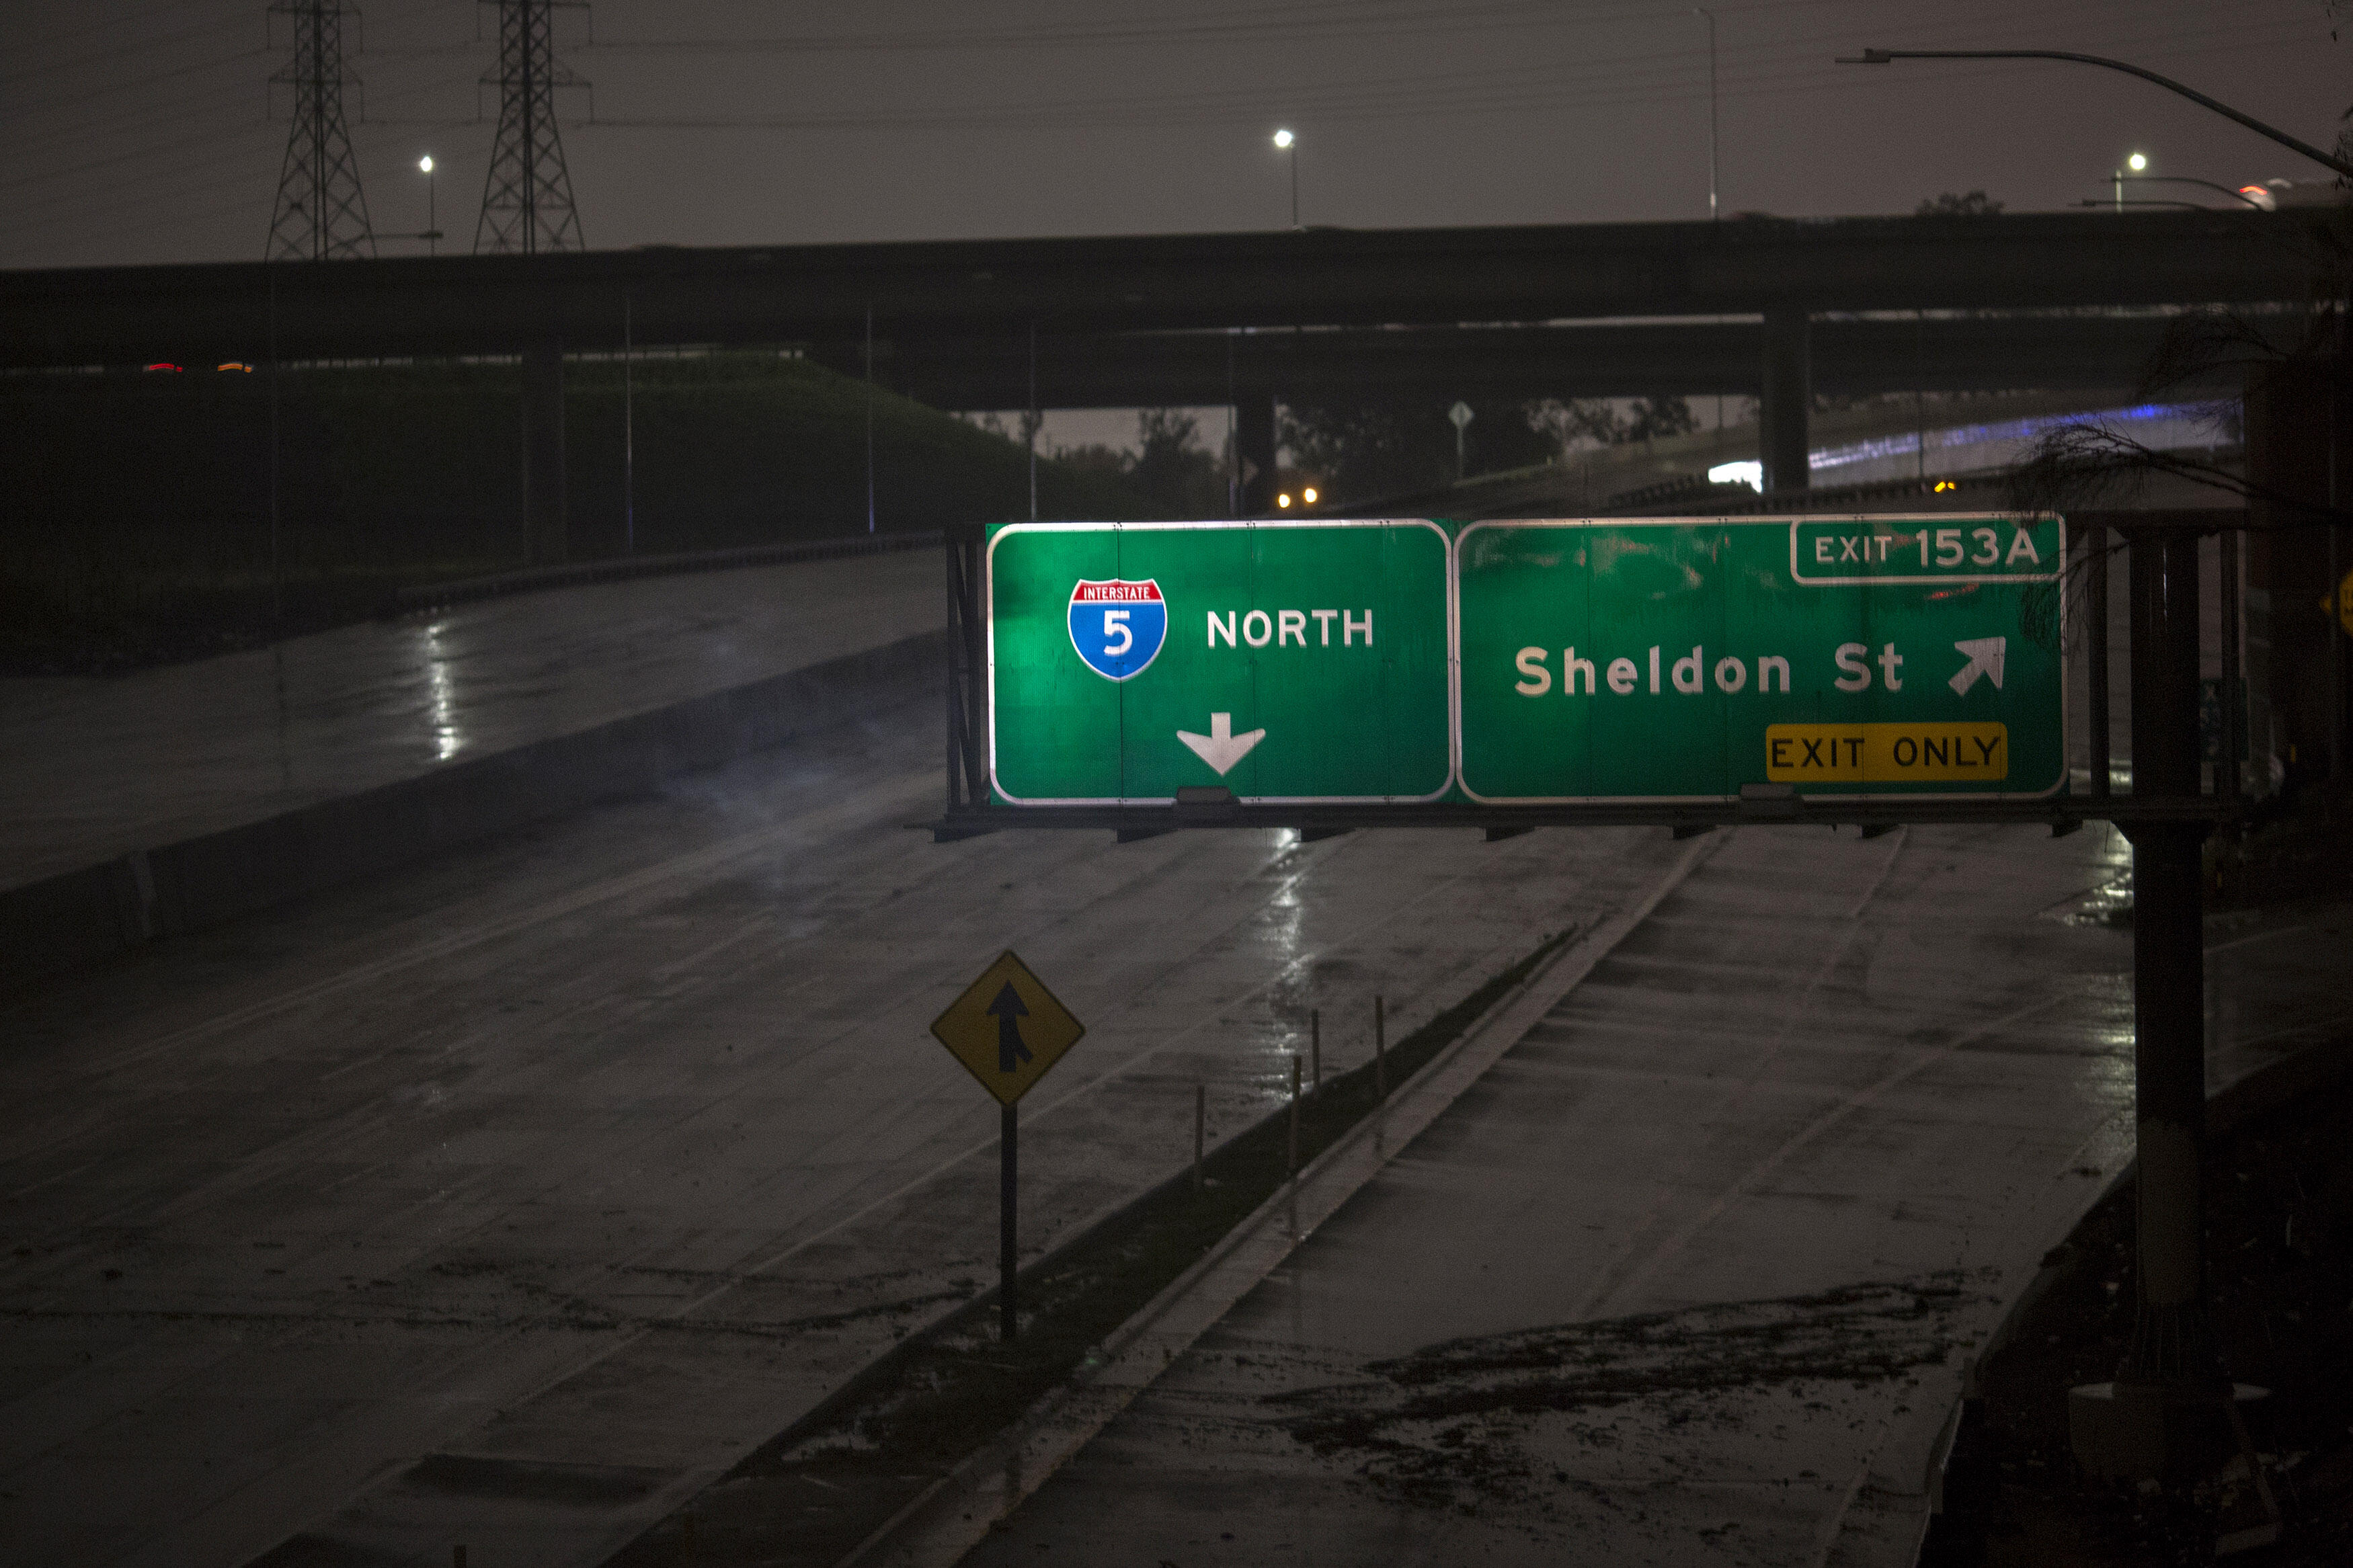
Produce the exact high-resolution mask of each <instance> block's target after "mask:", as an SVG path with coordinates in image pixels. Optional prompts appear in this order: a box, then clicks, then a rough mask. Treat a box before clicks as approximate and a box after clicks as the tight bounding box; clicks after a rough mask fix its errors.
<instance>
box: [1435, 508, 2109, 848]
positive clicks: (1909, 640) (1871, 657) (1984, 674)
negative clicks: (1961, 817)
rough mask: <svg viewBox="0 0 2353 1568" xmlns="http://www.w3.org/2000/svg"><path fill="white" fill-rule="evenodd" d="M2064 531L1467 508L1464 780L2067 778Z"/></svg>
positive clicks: (1915, 521) (1703, 784)
mask: <svg viewBox="0 0 2353 1568" xmlns="http://www.w3.org/2000/svg"><path fill="white" fill-rule="evenodd" d="M2062 550H2063V542H2062V529H2061V525H2060V524H2059V522H2058V521H2056V520H2055V519H2042V520H2037V521H2027V520H2024V519H2012V518H2007V517H1967V516H1954V515H1951V514H1947V515H1943V516H1928V517H1916V518H1904V517H1845V518H1827V517H1810V518H1804V519H1798V520H1791V519H1788V518H1781V519H1756V520H1749V519H1745V518H1744V519H1715V518H1710V519H1697V520H1695V519H1689V518H1681V519H1658V520H1651V519H1641V520H1630V521H1599V522H1562V521H1529V522H1473V523H1468V524H1465V525H1464V526H1463V527H1462V529H1461V531H1460V532H1459V533H1458V534H1457V536H1456V540H1455V560H1456V565H1455V570H1456V581H1457V590H1456V591H1457V594H1458V596H1459V597H1458V602H1459V605H1460V608H1459V612H1458V613H1459V616H1460V618H1461V627H1462V633H1461V697H1460V708H1459V713H1460V718H1459V725H1460V728H1459V736H1460V741H1459V763H1458V765H1459V768H1460V785H1461V794H1462V795H1463V797H1464V798H1466V799H1469V800H1472V801H1478V802H1482V803H1492V804H1535V803H1540V802H1541V803H1547V804H1549V803H1556V802H1569V801H1596V802H1599V801H1627V800H1667V801H1678V800H1680V801H1692V800H1711V799H1714V800H1720V799H1724V798H1725V797H1728V796H1736V795H1739V794H1740V792H1741V789H1742V786H1744V785H1746V784H1788V785H1790V786H1792V788H1793V789H1794V790H1795V792H1796V793H1798V794H1799V795H1808V796H1811V797H1816V798H1820V797H1830V798H1841V797H1862V796H1897V797H1903V796H1933V795H1970V796H1976V797H1979V798H1986V797H1992V798H2002V799H2016V798H2021V797H2024V798H2032V797H2037V796H2042V795H2051V794H2053V793H2055V792H2056V791H2057V790H2059V789H2060V787H2061V786H2062V785H2063V784H2064V783H2065V782H2066V777H2067V751H2066V726H2065V715H2064V702H2063V694H2064V691H2065V680H2064V676H2063V658H2062V647H2063V644H2062V639H2061V637H2060V607H2061V597H2062V596H2061V594H2060V591H2059V589H2060V578H2061V573H2062V572H2063V569H2064V564H2065V563H2064V561H2063V557H2062Z"/></svg>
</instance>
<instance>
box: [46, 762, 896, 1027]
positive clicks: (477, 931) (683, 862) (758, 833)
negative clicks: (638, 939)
mask: <svg viewBox="0 0 2353 1568" xmlns="http://www.w3.org/2000/svg"><path fill="white" fill-rule="evenodd" d="M931 788H932V785H931V784H930V783H929V781H923V783H922V784H913V783H911V784H909V785H908V786H907V787H905V788H902V789H901V790H898V791H896V792H894V793H892V794H891V795H886V796H872V795H860V796H859V797H858V798H857V799H856V800H854V801H853V802H850V803H848V804H845V805H839V806H837V807H835V808H834V809H832V810H830V811H819V812H818V813H817V814H816V815H814V816H797V817H796V818H795V819H794V820H793V821H792V822H791V823H788V824H784V825H776V826H766V827H761V828H757V829H754V830H753V831H752V832H749V833H739V834H735V835H733V836H731V837H726V838H723V839H721V840H720V841H719V842H717V843H716V844H711V845H706V846H705V847H702V848H701V849H697V850H692V851H690V852H689V853H687V854H684V855H681V856H677V857H675V858H670V859H667V860H663V861H659V862H658V863H657V864H654V865H651V866H646V867H641V868H638V869H637V870H635V871H627V872H623V873H621V874H620V875H618V876H615V877H607V878H605V879H601V880H599V881H596V882H591V883H590V884H588V885H587V886H586V887H585V888H579V889H575V890H573V891H572V892H570V893H566V894H563V895H560V896H558V897H556V898H553V899H548V900H543V901H541V902H538V903H535V904H533V905H532V906H531V907H530V908H529V909H525V910H517V911H516V912H514V913H513V914H511V915H504V916H501V917H500V918H498V919H495V920H489V921H481V922H480V924H477V925H472V926H468V927H466V928H464V929H463V930H460V931H452V932H450V933H449V934H448V935H447V936H442V937H436V938H433V939H431V940H430V941H427V942H417V943H416V944H414V945H412V946H409V947H406V948H403V949H402V950H401V951H400V952H395V953H388V954H386V955H385V956H384V957H383V958H379V959H374V960H371V961H369V962H367V963H358V964H353V966H352V967H350V968H348V969H343V970H339V971H337V972H336V973H333V974H330V975H326V976H324V977H322V978H321V979H318V980H314V981H312V982H311V983H310V984H307V985H298V986H295V987H294V988H293V989H291V990H288V991H281V992H280V993H278V994H276V995H273V996H268V997H264V998H263V999H262V1000H260V1001H259V1002H253V1003H248V1004H247V1005H245V1006H242V1007H237V1008H232V1009H231V1010H229V1011H228V1012H226V1013H221V1014H216V1015H215V1016H212V1017H210V1018H206V1019H205V1020H203V1021H202V1022H199V1023H195V1024H190V1025H187V1026H185V1027H182V1028H178V1029H174V1030H173V1031H172V1032H171V1033H169V1034H166V1035H162V1036H158V1037H156V1038H154V1039H152V1040H149V1041H148V1042H147V1043H145V1044H144V1045H140V1046H133V1047H130V1048H129V1049H127V1050H124V1051H121V1052H118V1053H117V1054H115V1055H114V1056H111V1057H109V1058H104V1059H102V1060H100V1061H99V1062H97V1063H94V1064H92V1066H91V1068H90V1069H89V1070H90V1072H91V1073H93V1074H97V1073H109V1072H119V1071H121V1069H122V1068H126V1067H132V1066H135V1065H136V1064H138V1063H140V1062H142V1061H145V1060H147V1059H148V1058H151V1057H153V1056H156V1055H158V1054H160V1053H162V1052H164V1051H168V1050H170V1049H172V1048H173V1047H175V1046H182V1045H185V1044H187V1043H189V1042H190V1041H192V1040H198V1039H202V1038H205V1037H207V1036H210V1035H216V1034H220V1033H222V1032H223V1031H225V1030H229V1029H235V1028H239V1027H242V1026H246V1025H249V1024H256V1023H259V1022H260V1021H261V1020H262V1019H264V1018H268V1017H270V1016H273V1015H276V1014H280V1013H284V1012H288V1011H290V1010H291V1009H293V1008H296V1007H300V1006H302V1005H305V1004H308V1003H311V1002H317V1001H321V1000H322V999H324V998H326V997H329V996H332V995H335V994H338V993H340V992H344V991H348V990H350V989H352V988H353V986H356V985H364V984H367V983H369V982H370V981H375V980H381V979H383V978H385V976H386V975H390V974H396V973H399V972H400V971H402V970H404V969H413V968H415V967H416V966H417V965H418V964H421V963H432V962H433V961H434V960H436V959H441V958H448V957H449V956H451V955H452V954H454V953H459V952H464V951H466V950H467V949H468V948H472V947H479V946H480V945H482V944H483V943H485V942H495V941H497V940H498V939H499V938H501V937H506V936H512V935H514V934H515V933H517V932H518V931H529V930H530V929H531V928H532V927H533V926H538V925H544V924H546V923H547V922H548V921H556V920H562V919H563V918H565V916H567V915H573V914H577V913H579V912H580V911H581V910H586V909H593V908H595V907H596V905H598V904H604V903H610V902H612V901H614V900H618V899H625V898H628V897H629V896H631V895H633V894H636V893H641V892H643V891H645V890H646V889H649V888H653V887H658V886H659V885H660V884H661V883H663V882H665V881H668V880H670V879H684V878H689V877H692V876H694V875H696V874H698V873H700V872H704V871H710V870H714V869H716V868H719V867H722V866H724V865H726V864H727V863H728V862H730V861H732V860H737V859H743V858H749V857H751V856H754V855H757V854H760V853H762V852H764V851H773V850H776V849H781V848H786V847H790V846H791V845H793V844H795V843H798V842H803V841H806V840H808V839H810V838H812V837H820V835H819V833H818V828H819V827H821V826H824V827H829V826H831V825H833V824H836V823H838V822H839V820H840V819H841V818H843V817H858V816H868V817H887V816H895V815H898V814H899V812H900V809H901V808H900V806H899V805H897V802H898V801H899V800H900V799H901V798H902V796H903V797H905V798H908V799H913V798H915V797H917V796H919V795H924V794H927V793H928V792H929V791H930V789H931ZM878 799H880V800H884V801H887V802H889V803H891V804H890V805H889V806H888V807H887V809H882V810H877V809H875V803H876V801H877V800H878Z"/></svg>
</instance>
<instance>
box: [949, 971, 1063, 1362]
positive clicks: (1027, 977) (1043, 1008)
mask: <svg viewBox="0 0 2353 1568" xmlns="http://www.w3.org/2000/svg"><path fill="white" fill-rule="evenodd" d="M1086 1032H1087V1026H1085V1025H1084V1024H1082V1023H1080V1022H1079V1020H1078V1019H1077V1018H1076V1017H1075V1016H1072V1014H1071V1010H1070V1009H1069V1008H1068V1007H1065V1006H1063V1005H1062V1004H1061V1002H1060V999H1059V998H1057V997H1056V996H1055V994H1053V993H1052V992H1050V991H1049V990H1047V989H1046V983H1045V982H1044V981H1042V980H1039V978H1038V977H1037V976H1036V975H1035V974H1033V973H1030V972H1029V965H1028V964H1026V963H1022V962H1021V960H1020V959H1018V957H1016V956H1014V954H1013V953H1011V952H1004V953H1000V954H999V955H998V956H997V962H996V963H992V964H990V965H989V966H988V967H987V969H984V970H982V971H981V972H980V978H979V979H977V980H976V981H974V982H973V983H972V984H970V985H967V986H966V987H965V990H964V994H962V995H960V996H958V997H957V998H956V999H955V1001H954V1002H952V1003H950V1004H949V1005H948V1009H947V1011H946V1012H944V1013H942V1014H941V1015H940V1016H938V1017H937V1018H934V1019H933V1020H932V1033H933V1035H934V1036H935V1037H937V1038H938V1040H939V1042H940V1044H942V1045H944V1046H945V1047H947V1048H948V1054H949V1055H951V1056H953V1057H955V1059H956V1060H958V1061H959V1062H962V1063H963V1064H964V1066H965V1070H966V1071H967V1072H969V1073H971V1074H972V1076H973V1077H974V1078H975V1079H978V1080H979V1082H980V1086H981V1088H983V1089H987V1090H988V1092H989V1093H990V1094H992V1095H995V1096H996V1097H997V1101H998V1102H999V1104H1000V1105H1001V1106H1002V1107H1003V1110H1002V1111H1001V1112H1000V1114H999V1116H998V1120H997V1205H998V1208H997V1309H998V1315H999V1318H1000V1320H1001V1322H1002V1325H1003V1330H1002V1331H1003V1333H1004V1336H1005V1340H1006V1342H1007V1343H1008V1344H1010V1343H1011V1342H1013V1341H1014V1340H1015V1339H1017V1338H1018V1337H1019V1331H1020V1309H1019V1303H1018V1300H1016V1298H1015V1292H1014V1286H1015V1283H1016V1279H1017V1278H1018V1273H1019V1268H1018V1264H1019V1261H1020V1256H1019V1250H1018V1246H1017V1240H1018V1235H1017V1230H1016V1225H1015V1217H1016V1215H1018V1212H1019V1202H1018V1194H1019V1188H1020V1182H1019V1174H1020V1137H1021V1120H1020V1111H1019V1109H1018V1107H1019V1105H1020V1101H1021V1097H1022V1096H1023V1095H1025V1094H1027V1093H1029V1091H1030V1090H1031V1089H1034V1088H1036V1087H1037V1084H1038V1080H1039V1079H1042V1078H1044V1077H1045V1076H1046V1074H1047V1072H1048V1071H1049V1070H1050V1068H1052V1067H1053V1065H1054V1064H1055V1063H1056V1062H1058V1061H1060V1060H1061V1059H1062V1054H1063V1053H1064V1052H1066V1051H1068V1050H1069V1049H1070V1048H1071V1047H1072V1046H1075V1045H1077V1044H1078V1043H1079V1041H1080V1039H1081V1038H1082V1037H1084V1036H1085V1034H1086Z"/></svg>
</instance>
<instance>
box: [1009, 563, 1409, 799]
mask: <svg viewBox="0 0 2353 1568" xmlns="http://www.w3.org/2000/svg"><path fill="white" fill-rule="evenodd" d="M1451 561H1452V552H1451V540H1450V539H1449V538H1448V536H1447V532H1446V531H1445V530H1444V529H1442V528H1440V527H1439V526H1438V525H1437V524H1436V523H1432V522H1424V521H1407V522H1321V521H1318V522H1257V523H1249V522H1210V523H1149V522H1147V523H1008V524H1005V525H1003V526H1000V527H997V528H993V529H991V530H989V531H988V542H987V570H986V586H985V588H984V590H983V592H984V595H985V596H986V602H987V626H988V678H989V713H988V718H989V726H988V742H989V772H990V782H991V784H992V786H993V788H994V790H995V793H996V796H997V799H999V800H1001V801H1003V802H1006V803H1009V804H1012V805H1166V804H1167V803H1168V802H1170V801H1171V800H1173V799H1175V798H1176V792H1177V790H1179V789H1180V788H1183V787H1186V786H1187V785H1195V786H1200V785H1219V784H1222V785H1223V786H1225V787H1226V788H1228V789H1230V790H1231V791H1232V792H1233V793H1234V795H1236V796H1238V797H1239V798H1240V799H1242V800H1246V801H1265V802H1285V803H1305V802H1318V803H1321V802H1336V801H1398V800H1408V801H1427V800H1438V799H1441V798H1443V797H1444V796H1445V795H1446V794H1447V792H1448V790H1449V789H1450V788H1451V785H1452V784H1453V778H1454V766H1453V752H1452V737H1451V732H1450V728H1449V725H1448V722H1447V716H1448V710H1449V700H1450V699H1449V677H1450V670H1449V658H1450V655H1451V652H1452V642H1451V637H1450V636H1449V633H1450V629H1451V628H1450V626H1449V605H1450V604H1451V598H1452V595H1451V593H1450V592H1449V586H1448V580H1447V579H1448V572H1449V568H1450V566H1451Z"/></svg>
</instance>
